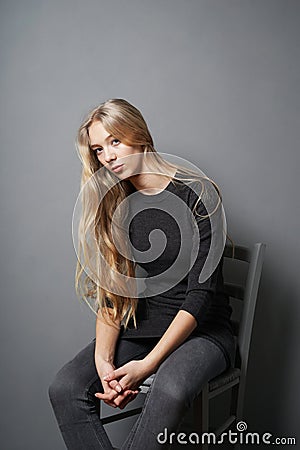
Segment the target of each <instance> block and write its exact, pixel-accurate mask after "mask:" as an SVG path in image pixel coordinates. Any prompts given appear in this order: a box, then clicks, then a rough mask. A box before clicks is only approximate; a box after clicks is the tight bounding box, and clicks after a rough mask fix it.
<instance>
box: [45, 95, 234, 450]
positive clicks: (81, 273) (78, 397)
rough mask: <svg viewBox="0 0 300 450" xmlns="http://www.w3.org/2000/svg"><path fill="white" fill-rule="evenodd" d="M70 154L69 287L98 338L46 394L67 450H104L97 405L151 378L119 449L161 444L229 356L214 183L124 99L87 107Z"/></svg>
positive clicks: (114, 401) (130, 393)
mask: <svg viewBox="0 0 300 450" xmlns="http://www.w3.org/2000/svg"><path fill="white" fill-rule="evenodd" d="M77 148H78V151H79V156H80V158H81V161H82V165H83V168H82V182H81V186H82V214H81V218H80V226H79V239H78V242H79V247H78V265H77V269H76V290H77V292H78V294H79V296H80V298H83V299H84V300H86V301H87V303H88V305H89V306H90V302H93V303H94V307H93V308H92V309H93V310H95V313H96V336H95V338H94V339H93V340H92V342H90V343H89V344H88V345H87V347H85V348H84V349H83V350H81V351H80V352H79V353H78V354H77V355H76V356H75V357H74V358H73V359H72V360H71V361H70V362H68V363H67V364H65V365H64V366H63V367H62V368H61V369H60V370H59V372H58V373H57V374H56V376H55V378H54V380H53V382H52V383H51V385H50V387H49V398H50V401H51V404H52V407H53V410H54V413H55V416H56V419H57V422H58V426H59V428H60V431H61V433H62V436H63V439H64V441H65V444H66V446H67V448H68V449H71V450H77V449H78V450H79V449H80V450H83V449H84V450H91V449H107V450H108V449H112V445H111V442H110V440H109V438H108V436H107V433H106V431H105V430H104V427H103V425H102V423H101V419H100V416H99V409H100V402H101V401H103V402H105V403H106V404H108V405H110V406H112V407H114V408H120V409H123V408H124V407H125V406H126V405H127V404H128V403H129V402H130V401H132V400H133V399H134V398H135V397H136V396H137V394H138V392H139V389H138V388H139V386H140V385H141V384H142V382H143V381H144V380H145V379H146V378H148V377H149V376H150V375H151V374H153V373H155V374H156V375H155V378H154V382H153V383H152V386H151V388H150V390H149V392H148V394H147V396H146V399H145V403H144V407H143V411H142V413H141V414H140V416H139V417H138V419H137V421H136V422H135V424H134V426H133V428H132V429H131V431H130V433H129V435H128V438H127V439H126V442H124V444H123V445H122V450H125V449H135V450H140V449H144V450H155V449H160V448H166V446H163V445H162V444H160V442H159V440H158V439H157V436H158V435H159V434H160V433H161V432H162V431H163V430H164V429H165V428H167V430H168V433H171V432H176V430H177V429H178V427H179V425H180V423H181V421H182V419H183V417H184V415H185V413H186V411H187V410H188V408H189V407H190V406H191V405H192V402H193V400H194V399H195V397H196V396H197V395H199V394H200V392H201V390H202V387H203V385H204V383H205V382H207V381H208V380H210V379H211V378H213V377H215V376H217V375H218V374H220V373H222V372H223V371H224V370H226V369H227V368H228V367H230V366H231V365H232V364H233V360H234V354H235V339H234V336H233V332H232V328H231V324H230V316H231V312H232V310H231V307H230V305H229V299H228V297H227V296H226V295H225V293H224V290H223V275H222V263H223V258H222V251H223V248H224V244H225V240H224V234H226V233H224V220H223V215H222V202H221V196H220V194H219V190H218V188H217V186H216V185H215V183H214V182H213V181H212V180H210V179H209V178H207V177H205V176H203V174H201V175H199V174H198V173H197V172H196V171H194V170H192V169H187V168H185V167H183V166H181V165H179V164H171V163H170V162H168V161H166V160H165V159H163V158H162V157H161V155H159V154H158V152H157V151H156V150H155V148H154V145H153V141H152V138H151V135H150V132H149V130H148V127H147V125H146V123H145V120H144V119H143V117H142V115H141V113H140V111H139V110H138V109H136V108H135V107H134V106H133V105H131V104H130V103H128V102H127V101H126V100H123V99H110V100H107V101H106V102H104V103H102V104H101V105H99V106H98V107H97V108H95V109H94V110H92V111H91V112H90V113H89V114H88V116H87V118H86V120H85V121H84V122H83V123H82V125H81V127H80V129H79V131H78V136H77ZM211 206H212V207H211ZM89 237H91V239H92V245H91V242H90V241H89ZM138 271H140V274H141V271H142V272H143V273H144V278H143V277H142V276H141V277H139V276H137V275H138ZM140 281H144V285H145V286H146V288H144V290H143V291H141V289H138V287H139V282H140Z"/></svg>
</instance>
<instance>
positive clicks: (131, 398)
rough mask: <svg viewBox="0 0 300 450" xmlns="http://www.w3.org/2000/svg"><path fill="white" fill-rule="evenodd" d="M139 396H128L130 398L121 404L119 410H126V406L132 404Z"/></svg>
mask: <svg viewBox="0 0 300 450" xmlns="http://www.w3.org/2000/svg"><path fill="white" fill-rule="evenodd" d="M136 396H137V394H135V393H132V394H130V395H128V397H127V398H126V399H125V400H124V401H123V402H122V403H121V404H120V406H119V408H120V409H124V408H125V406H126V405H128V403H130V402H132V400H134V399H135V398H136Z"/></svg>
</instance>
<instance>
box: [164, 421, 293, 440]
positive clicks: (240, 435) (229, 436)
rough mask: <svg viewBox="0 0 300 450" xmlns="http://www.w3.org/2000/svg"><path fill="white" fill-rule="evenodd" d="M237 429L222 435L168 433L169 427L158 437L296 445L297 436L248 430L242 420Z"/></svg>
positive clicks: (165, 438) (211, 433)
mask: <svg viewBox="0 0 300 450" xmlns="http://www.w3.org/2000/svg"><path fill="white" fill-rule="evenodd" d="M236 428H237V431H232V430H229V431H226V432H224V433H222V434H221V435H220V436H218V437H217V436H216V435H215V433H213V432H210V433H200V434H198V433H196V432H192V433H189V434H187V433H183V432H182V433H181V432H180V433H174V432H172V433H168V429H167V428H164V430H163V431H162V432H161V433H159V434H158V435H157V437H156V439H157V442H158V443H159V444H175V443H176V444H182V445H187V444H195V445H199V444H223V443H225V442H229V443H230V444H266V445H268V444H274V445H296V438H295V437H290V436H289V437H283V436H282V437H274V436H273V435H272V434H271V433H263V434H260V433H256V432H246V433H245V431H246V430H247V423H246V422H244V421H240V422H238V423H237V425H236Z"/></svg>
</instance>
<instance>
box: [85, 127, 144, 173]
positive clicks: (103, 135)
mask: <svg viewBox="0 0 300 450" xmlns="http://www.w3.org/2000/svg"><path fill="white" fill-rule="evenodd" d="M89 136H90V148H91V149H92V150H93V151H94V152H95V154H96V156H97V158H98V160H99V161H100V163H101V164H103V166H105V167H106V168H107V169H108V170H109V171H111V172H112V173H114V174H115V175H117V176H118V177H119V178H121V179H125V178H128V177H130V176H131V175H133V174H134V173H135V171H136V170H139V168H140V166H141V160H142V158H141V157H136V158H134V157H133V158H130V157H128V156H129V155H134V154H138V153H143V149H142V146H141V145H136V146H132V147H131V146H128V145H125V144H123V143H122V142H120V141H119V140H118V139H117V138H115V137H114V136H112V135H111V134H110V133H108V132H107V131H106V129H105V128H104V126H103V125H102V123H101V122H99V121H97V122H93V123H92V125H91V126H90V127H89ZM125 157H128V158H125ZM117 166H120V167H119V168H118V167H117ZM114 168H116V170H114Z"/></svg>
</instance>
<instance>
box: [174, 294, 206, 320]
mask: <svg viewBox="0 0 300 450" xmlns="http://www.w3.org/2000/svg"><path fill="white" fill-rule="evenodd" d="M209 304H210V299H209V298H208V296H207V292H205V299H204V298H203V297H202V296H201V291H199V290H194V291H190V292H189V293H188V294H187V296H186V298H185V300H184V302H183V304H182V305H181V306H180V308H179V310H184V311H187V312H189V313H190V314H192V316H194V317H195V319H196V321H197V325H200V324H202V323H203V321H204V320H205V318H206V314H207V311H208V309H209Z"/></svg>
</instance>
